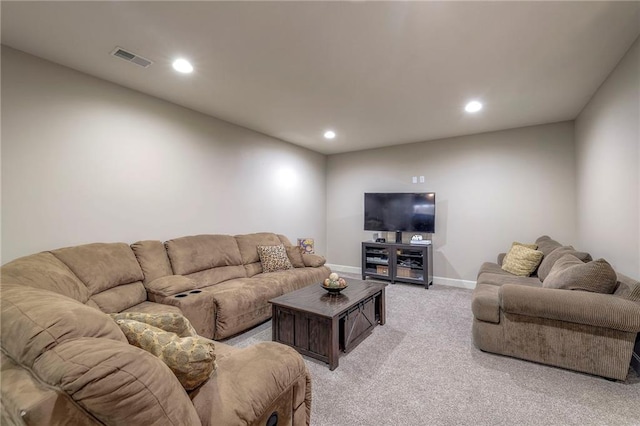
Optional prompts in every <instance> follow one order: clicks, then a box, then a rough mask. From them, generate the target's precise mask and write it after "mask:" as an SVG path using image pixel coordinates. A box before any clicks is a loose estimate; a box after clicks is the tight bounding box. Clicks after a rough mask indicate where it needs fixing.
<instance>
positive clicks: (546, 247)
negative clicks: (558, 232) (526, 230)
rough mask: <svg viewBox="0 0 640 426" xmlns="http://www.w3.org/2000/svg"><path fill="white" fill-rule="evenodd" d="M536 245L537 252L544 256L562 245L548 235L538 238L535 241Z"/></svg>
mask: <svg viewBox="0 0 640 426" xmlns="http://www.w3.org/2000/svg"><path fill="white" fill-rule="evenodd" d="M536 244H537V245H538V248H537V250H539V251H541V252H542V253H544V255H545V256H546V255H548V254H549V253H551V252H552V251H553V250H555V249H556V248H558V247H560V246H562V244H560V243H559V242H557V241H556V240H552V239H551V238H550V237H549V236H548V235H543V236H541V237H539V238H538V239H537V240H536Z"/></svg>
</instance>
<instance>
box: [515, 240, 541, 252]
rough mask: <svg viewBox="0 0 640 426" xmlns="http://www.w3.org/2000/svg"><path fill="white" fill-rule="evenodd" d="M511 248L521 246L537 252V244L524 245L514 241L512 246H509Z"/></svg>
mask: <svg viewBox="0 0 640 426" xmlns="http://www.w3.org/2000/svg"><path fill="white" fill-rule="evenodd" d="M511 246H523V247H526V248H530V249H531V250H537V249H538V245H537V244H525V243H519V242H517V241H514V242H513V244H511Z"/></svg>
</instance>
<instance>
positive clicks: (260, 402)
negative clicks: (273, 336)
mask: <svg viewBox="0 0 640 426" xmlns="http://www.w3.org/2000/svg"><path fill="white" fill-rule="evenodd" d="M189 396H190V398H191V401H192V402H193V405H194V407H195V409H196V411H197V412H198V416H199V417H200V420H201V422H202V424H206V425H213V424H219V425H239V424H246V425H266V424H267V419H269V417H270V416H271V414H272V413H274V412H277V415H278V424H283V425H294V426H299V425H308V424H309V416H310V412H311V382H310V375H309V371H308V369H307V367H306V365H305V363H304V361H303V359H302V356H301V355H300V354H299V353H297V352H296V351H295V349H293V348H290V347H288V346H285V345H282V344H280V343H276V342H261V343H257V344H255V345H252V346H249V347H247V348H243V349H238V350H234V351H233V352H230V353H228V355H226V356H222V357H220V358H219V359H218V368H217V369H216V374H214V375H213V376H212V377H211V378H210V379H209V380H208V381H207V382H206V383H204V384H203V385H202V386H201V387H199V388H198V389H196V390H195V391H193V392H190V394H189Z"/></svg>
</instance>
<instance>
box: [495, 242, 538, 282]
mask: <svg viewBox="0 0 640 426" xmlns="http://www.w3.org/2000/svg"><path fill="white" fill-rule="evenodd" d="M542 256H543V254H542V252H541V251H538V250H533V249H531V248H528V247H525V246H523V245H519V244H517V243H514V244H513V245H512V246H511V249H510V250H509V253H507V255H506V256H505V257H504V260H503V262H502V269H503V270H505V271H507V272H510V273H512V274H514V275H518V276H521V277H528V276H529V275H531V273H532V272H533V271H535V270H536V268H537V267H538V265H539V264H540V262H541V261H542Z"/></svg>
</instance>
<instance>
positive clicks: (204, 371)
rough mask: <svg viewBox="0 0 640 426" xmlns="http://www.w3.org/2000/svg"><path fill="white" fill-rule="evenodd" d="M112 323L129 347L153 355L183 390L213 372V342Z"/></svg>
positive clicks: (128, 323)
mask: <svg viewBox="0 0 640 426" xmlns="http://www.w3.org/2000/svg"><path fill="white" fill-rule="evenodd" d="M116 323H117V324H118V325H119V326H120V329H121V330H122V332H123V333H124V335H125V336H126V337H127V340H128V341H129V343H130V344H132V345H134V346H137V347H139V348H140V349H144V350H145V351H147V352H149V353H151V354H153V355H155V356H157V357H158V358H160V360H162V361H163V362H164V363H165V364H167V367H169V369H171V371H173V374H175V376H176V377H177V378H178V380H179V381H180V383H181V384H182V386H183V387H184V388H185V389H186V390H193V389H195V388H197V387H198V386H200V385H201V384H203V383H204V382H206V381H207V380H208V379H209V377H211V374H213V372H214V371H215V369H216V363H215V361H216V356H215V353H214V343H213V341H211V340H209V339H205V338H204V337H199V336H190V337H179V336H178V335H177V334H176V333H171V332H168V331H163V330H161V329H159V328H157V327H154V326H152V325H149V324H145V323H143V322H140V321H134V320H128V319H119V320H116Z"/></svg>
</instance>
